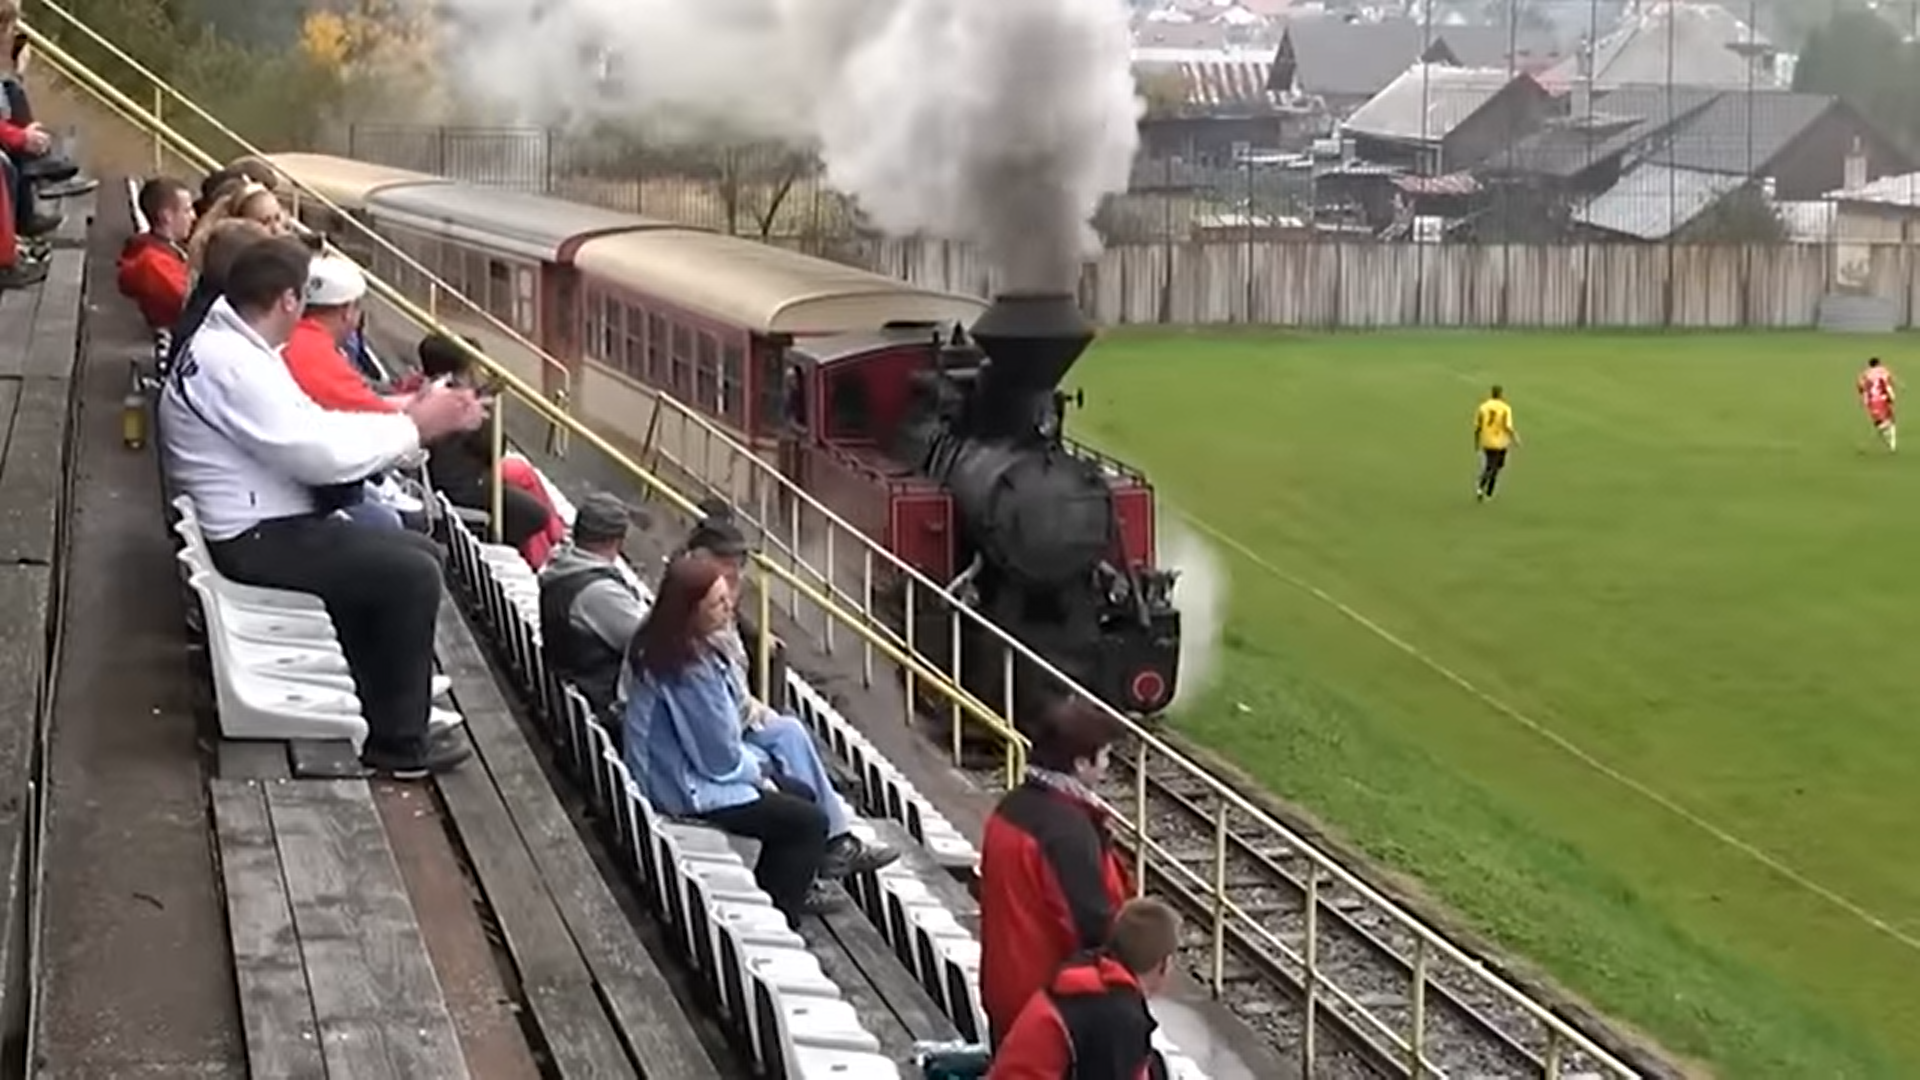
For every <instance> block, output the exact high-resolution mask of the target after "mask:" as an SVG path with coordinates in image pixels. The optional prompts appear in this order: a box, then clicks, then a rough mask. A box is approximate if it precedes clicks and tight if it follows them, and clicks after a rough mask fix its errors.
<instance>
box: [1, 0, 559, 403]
mask: <svg viewBox="0 0 1920 1080" xmlns="http://www.w3.org/2000/svg"><path fill="white" fill-rule="evenodd" d="M38 6H40V7H43V8H45V9H46V10H48V11H50V12H52V13H53V14H55V15H58V16H60V18H61V19H62V20H64V21H65V22H66V24H67V25H68V26H71V27H73V28H74V29H75V30H78V31H79V32H80V34H81V35H82V36H84V37H85V38H86V39H87V40H89V41H91V42H93V43H94V44H96V45H98V46H100V47H101V48H103V49H105V50H107V52H108V53H110V54H112V56H113V58H114V59H116V60H118V61H120V62H121V63H123V64H126V65H127V66H128V67H129V68H131V69H132V70H133V72H134V73H135V74H137V75H139V76H140V77H141V78H143V79H145V80H147V82H148V83H150V84H152V86H153V87H154V89H155V91H156V94H155V98H154V105H155V106H156V107H155V109H154V111H153V115H154V116H155V117H156V118H158V117H159V116H160V113H161V110H160V109H159V108H158V106H159V104H160V95H161V94H164V95H166V96H167V97H169V98H172V99H173V100H174V101H177V102H179V103H180V104H181V105H183V106H185V107H186V109H187V111H188V112H190V113H192V114H193V115H194V116H195V117H197V118H199V119H200V120H202V121H204V122H206V123H207V124H208V125H209V126H211V127H212V128H213V129H214V130H215V131H216V132H219V133H220V134H221V135H223V136H225V137H226V138H227V139H228V140H229V141H231V142H232V143H233V144H234V145H235V146H238V147H240V148H241V149H242V150H243V151H245V152H246V153H248V154H250V155H252V156H254V157H258V158H260V159H261V160H262V161H264V162H266V164H267V165H269V166H271V167H272V168H273V170H274V171H275V172H277V173H279V174H280V175H281V176H282V177H285V178H286V179H287V180H288V181H289V182H290V183H293V184H294V186H295V187H296V188H298V189H300V190H301V191H303V192H305V193H306V194H308V195H309V196H311V197H313V198H314V199H315V200H316V201H317V202H319V203H320V204H321V205H323V206H325V207H326V208H327V209H329V210H332V211H334V212H335V213H338V214H342V215H343V216H349V215H345V214H344V212H343V211H342V210H341V209H340V207H339V206H337V205H335V204H334V203H333V202H332V201H331V200H329V199H327V198H326V197H325V196H322V195H320V194H319V193H318V192H315V191H313V190H311V189H309V188H307V187H306V185H304V184H300V183H299V182H298V181H295V180H294V178H293V177H291V176H288V175H287V173H286V171H285V170H283V169H281V168H279V167H278V166H275V165H273V163H272V162H271V161H270V160H268V159H267V157H266V154H265V153H264V152H263V151H261V149H260V148H259V147H257V146H255V145H254V144H253V143H252V142H250V141H248V140H247V138H246V137H245V136H243V135H241V134H240V133H239V132H237V131H235V130H233V129H232V128H230V127H228V126H227V125H226V124H224V123H222V122H221V120H220V118H219V117H217V116H214V115H213V114H212V113H210V112H208V111H207V110H206V109H204V108H202V107H201V106H200V104H199V103H198V102H196V101H194V100H193V99H192V98H190V97H188V96H186V95H185V94H182V93H181V92H180V91H179V90H177V89H175V88H174V87H173V85H172V84H170V83H168V82H167V81H166V80H165V79H162V78H161V77H160V76H159V75H157V74H155V73H154V71H153V70H152V69H151V68H149V67H147V66H146V65H145V64H142V63H141V62H140V61H139V60H138V59H137V58H135V57H134V56H132V55H131V54H129V53H128V52H127V51H126V50H125V49H122V48H121V47H120V46H118V45H116V44H114V43H113V42H112V41H109V40H108V39H107V38H105V37H103V36H102V35H101V34H100V32H99V31H97V30H95V29H94V28H93V27H91V26H89V25H87V24H86V23H85V22H83V21H81V19H80V18H79V17H78V16H76V15H74V14H73V13H72V12H70V11H68V10H67V9H66V8H65V7H62V6H61V5H60V4H59V3H58V0H38ZM22 30H24V31H25V32H26V35H27V40H28V42H29V43H30V44H32V45H33V47H34V49H35V50H36V51H38V50H40V49H42V48H44V47H45V46H46V45H47V44H49V43H48V41H47V39H46V37H45V36H44V35H42V34H40V33H39V32H37V31H35V30H34V29H33V28H32V27H30V26H25V25H23V26H22ZM67 59H68V60H70V61H71V60H72V57H71V55H69V56H68V57H67ZM155 134H156V136H157V134H158V133H157V132H156V133H155ZM156 152H157V148H156ZM206 162H212V163H213V164H207V163H206ZM206 162H202V163H201V167H202V168H206V169H208V170H209V171H211V170H212V169H216V168H219V167H220V165H219V163H218V161H217V159H215V158H212V157H211V156H209V157H207V158H206ZM349 217H350V216H349ZM354 224H355V225H358V224H359V222H357V221H356V222H354ZM361 231H362V232H363V233H365V234H366V236H367V237H368V238H369V239H371V240H372V241H373V242H374V243H375V244H377V245H379V246H380V247H381V248H382V249H383V250H385V251H387V252H388V253H389V254H391V255H394V256H396V257H398V258H399V259H400V260H401V261H402V262H403V263H404V264H405V265H406V266H407V267H408V268H409V269H411V270H414V271H416V272H418V273H419V274H421V275H422V276H423V277H425V278H426V279H427V282H428V284H430V285H432V286H434V287H435V288H437V289H439V290H441V291H443V292H446V293H448V294H449V295H451V296H453V297H454V298H456V299H458V300H460V301H461V302H462V303H464V304H466V305H467V306H468V307H470V308H472V309H473V310H474V311H475V312H476V313H477V314H478V315H479V316H480V317H481V318H482V319H484V320H485V321H486V322H487V324H488V325H489V326H490V327H491V328H493V329H495V330H498V331H500V332H501V333H503V334H505V335H506V336H507V337H508V338H510V339H511V340H512V341H513V343H514V344H515V345H518V346H520V347H521V348H524V349H526V350H528V351H529V352H531V353H533V355H534V356H535V357H537V358H538V359H539V360H540V362H541V364H543V365H545V366H546V367H547V368H549V369H551V370H552V371H554V372H556V373H557V374H558V375H559V377H560V385H561V392H562V393H565V394H567V395H568V397H569V399H571V396H572V391H573V369H572V368H570V367H568V366H567V363H566V361H564V360H561V359H559V358H558V357H556V356H554V355H552V354H551V353H549V352H547V351H546V350H545V349H543V348H541V347H540V346H539V345H538V344H536V343H535V342H534V341H533V340H532V339H531V338H528V337H527V336H525V335H524V334H522V333H520V331H518V330H516V329H514V328H513V327H512V326H511V325H510V324H508V323H507V322H506V321H505V320H503V319H501V318H500V317H499V316H497V315H494V314H493V313H492V312H490V311H488V310H487V309H486V308H484V307H481V306H480V305H479V304H476V303H474V302H473V301H472V300H471V299H469V298H467V297H466V296H465V295H464V294H462V293H461V292H460V291H459V290H457V289H455V288H454V287H453V286H451V285H449V284H448V283H447V282H446V281H444V280H442V279H441V278H440V277H439V275H437V274H435V273H434V272H433V271H431V270H429V269H427V268H426V267H425V266H423V265H421V264H420V263H419V262H418V261H416V260H415V259H414V258H413V256H411V255H409V254H407V253H406V252H405V251H404V250H402V249H401V248H400V247H399V246H398V245H396V244H394V243H393V242H392V241H391V240H388V239H387V238H386V237H384V236H381V235H380V234H379V233H376V232H373V231H372V230H370V229H362V230H361ZM456 340H458V339H457V338H456Z"/></svg>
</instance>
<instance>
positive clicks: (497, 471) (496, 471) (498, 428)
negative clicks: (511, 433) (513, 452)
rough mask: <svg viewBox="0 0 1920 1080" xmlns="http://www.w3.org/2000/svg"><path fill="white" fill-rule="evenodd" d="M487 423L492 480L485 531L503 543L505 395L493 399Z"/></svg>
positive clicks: (505, 444)
mask: <svg viewBox="0 0 1920 1080" xmlns="http://www.w3.org/2000/svg"><path fill="white" fill-rule="evenodd" d="M488 424H489V425H490V426H491V428H492V431H491V432H490V433H489V438H490V441H491V442H492V444H493V475H492V476H491V477H490V478H489V479H490V480H491V482H492V490H491V491H489V492H488V493H487V506H488V507H489V509H488V511H487V516H488V518H489V519H490V520H489V522H488V527H487V531H488V532H489V533H491V534H492V535H493V542H494V543H496V544H504V543H506V542H507V541H506V536H507V523H506V520H505V515H504V514H502V513H501V503H502V502H503V501H505V498H506V485H505V482H504V481H503V480H502V479H501V477H502V475H503V474H502V471H501V468H500V466H501V458H502V457H503V456H504V455H505V454H506V451H507V399H506V398H505V397H496V398H494V399H493V415H492V416H490V417H488Z"/></svg>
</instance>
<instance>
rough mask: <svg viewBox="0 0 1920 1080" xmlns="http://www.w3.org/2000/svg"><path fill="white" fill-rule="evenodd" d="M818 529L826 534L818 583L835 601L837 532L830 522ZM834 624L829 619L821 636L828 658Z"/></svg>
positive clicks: (831, 647)
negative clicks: (834, 540)
mask: <svg viewBox="0 0 1920 1080" xmlns="http://www.w3.org/2000/svg"><path fill="white" fill-rule="evenodd" d="M820 527H821V528H822V529H825V530H826V533H827V565H825V566H823V567H821V568H820V583H821V584H822V585H824V586H826V594H827V595H828V596H831V597H833V598H834V599H835V600H838V599H839V597H838V596H835V595H834V589H833V534H834V533H836V532H838V531H839V530H838V529H837V528H836V527H835V526H834V524H833V522H831V521H822V522H820ZM860 614H862V615H865V614H867V613H866V612H864V611H862V612H861V613H860ZM834 622H835V620H834V619H831V618H829V619H828V620H827V626H826V631H827V632H826V633H825V634H824V635H823V637H825V639H826V647H827V655H828V656H832V655H833V624H834Z"/></svg>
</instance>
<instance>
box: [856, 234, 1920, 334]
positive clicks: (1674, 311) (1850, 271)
mask: <svg viewBox="0 0 1920 1080" xmlns="http://www.w3.org/2000/svg"><path fill="white" fill-rule="evenodd" d="M837 254H838V255H839V256H840V257H843V258H848V259H849V260H850V261H857V262H859V263H861V264H863V265H865V266H867V267H869V268H871V269H873V270H876V271H879V272H881V273H885V274H889V275H892V276H895V277H901V278H905V279H907V280H909V281H912V282H914V283H916V284H918V285H922V286H926V287H928V288H935V289H945V290H950V291H954V292H963V293H972V294H976V295H984V294H990V293H991V292H992V291H993V289H994V287H995V284H996V282H995V281H994V276H993V274H992V273H991V272H990V270H989V269H988V267H987V266H986V264H985V263H984V261H982V260H981V259H980V258H979V257H978V256H977V254H976V253H975V252H973V251H972V250H970V249H968V248H966V247H964V246H962V245H957V244H950V243H945V242H940V241H925V240H883V241H875V242H871V243H865V244H860V245H858V246H857V249H856V250H846V251H841V252H838V253H837ZM1917 261H1920V260H1916V256H1915V254H1914V249H1912V248H1909V247H1907V246H1904V245H1895V244H1888V245H1876V246H1867V245H1861V244H1787V245H1766V246H1760V245H1755V246H1740V245H1713V246H1707V245H1697V246H1678V245H1674V246H1661V245H1640V244H1567V245H1552V246H1549V245H1520V244H1513V245H1501V244H1490V245H1473V244H1382V243H1332V242H1329V243H1305V242H1291V241H1268V240H1262V241H1255V242H1252V243H1248V242H1246V241H1210V242H1202V243H1179V244H1138V245H1126V246H1119V247H1115V248H1112V249H1110V250H1108V251H1107V252H1105V253H1104V254H1102V255H1101V257H1100V258H1099V259H1098V260H1097V261H1094V262H1091V263H1089V264H1087V266H1086V268H1085V270H1084V272H1083V274H1082V276H1081V282H1080V298H1081V303H1082V305H1083V306H1084V307H1085V308H1086V310H1087V313H1088V314H1089V315H1091V316H1092V317H1093V318H1094V319H1095V320H1096V321H1098V322H1100V323H1103V324H1107V325H1114V324H1123V323H1179V324H1205V323H1263V324H1271V325H1278V326H1298V327H1319V328H1354V329H1360V328H1373V327H1395V326H1409V327H1410V326H1425V327H1549V328H1567V329H1573V328H1601V327H1623V328H1624V327H1641V328H1659V327H1670V326H1671V327H1778V328H1787V327H1810V326H1813V325H1814V323H1815V318H1816V315H1817V313H1818V310H1819V304H1820V301H1821V299H1822V298H1823V297H1825V296H1827V295H1829V294H1830V293H1835V292H1847V293H1850V294H1859V295H1871V296H1877V297H1881V298H1883V299H1885V300H1887V301H1889V302H1891V304H1892V306H1893V309H1894V311H1895V313H1896V318H1897V320H1898V323H1899V325H1900V326H1902V327H1911V326H1913V325H1914V318H1915V313H1916V310H1920V266H1917V265H1916V262H1917ZM1842 282H1844V287H1842Z"/></svg>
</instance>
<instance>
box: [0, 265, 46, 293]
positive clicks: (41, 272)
mask: <svg viewBox="0 0 1920 1080" xmlns="http://www.w3.org/2000/svg"><path fill="white" fill-rule="evenodd" d="M45 280H47V263H46V260H44V259H24V258H23V259H19V260H17V261H16V262H15V263H14V264H13V265H12V266H8V267H4V268H0V291H5V290H7V289H30V288H32V287H33V286H35V285H38V284H40V283H41V282H43V281H45Z"/></svg>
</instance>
